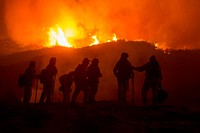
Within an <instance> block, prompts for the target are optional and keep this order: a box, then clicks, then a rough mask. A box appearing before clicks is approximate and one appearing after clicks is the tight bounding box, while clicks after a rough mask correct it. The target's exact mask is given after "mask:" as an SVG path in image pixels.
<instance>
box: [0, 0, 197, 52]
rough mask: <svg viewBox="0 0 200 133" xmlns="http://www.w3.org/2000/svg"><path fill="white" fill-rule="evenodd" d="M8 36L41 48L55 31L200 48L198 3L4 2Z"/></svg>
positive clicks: (166, 0) (158, 0)
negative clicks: (64, 29) (51, 29)
mask: <svg viewBox="0 0 200 133" xmlns="http://www.w3.org/2000/svg"><path fill="white" fill-rule="evenodd" d="M1 3H4V11H3V12H4V18H5V24H6V31H7V33H8V35H9V37H11V38H12V39H13V40H15V41H16V42H18V43H20V44H23V45H24V46H25V45H30V44H41V43H43V42H44V41H45V39H46V38H47V31H46V30H47V28H48V27H52V26H55V25H59V26H61V27H72V28H73V29H75V30H76V31H79V32H78V33H77V35H76V37H77V39H82V38H85V37H86V35H87V34H89V33H92V32H95V34H97V35H100V36H102V37H103V36H108V35H111V34H113V33H115V34H116V35H117V37H118V38H120V39H126V40H138V39H143V40H148V41H152V42H158V43H159V45H161V46H162V47H163V48H175V49H178V48H181V49H182V48H189V49H193V48H194V49H196V48H200V45H199V44H200V38H199V36H200V26H199V23H200V19H199V18H200V10H199V7H200V2H199V0H190V1H188V0H151V1H149V0H140V1H136V0H123V1H121V0H120V1H119V0H109V1H108V0H71V1H66V0H56V1H55V0H4V2H1Z"/></svg>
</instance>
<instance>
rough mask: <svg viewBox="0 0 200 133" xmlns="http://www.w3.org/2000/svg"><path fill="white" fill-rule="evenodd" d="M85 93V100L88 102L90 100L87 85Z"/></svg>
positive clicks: (84, 89)
mask: <svg viewBox="0 0 200 133" xmlns="http://www.w3.org/2000/svg"><path fill="white" fill-rule="evenodd" d="M83 93H84V95H83V102H84V103H87V102H88V100H89V90H88V88H87V87H84V88H83Z"/></svg>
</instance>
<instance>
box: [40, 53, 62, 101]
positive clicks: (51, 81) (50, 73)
mask: <svg viewBox="0 0 200 133" xmlns="http://www.w3.org/2000/svg"><path fill="white" fill-rule="evenodd" d="M42 73H43V74H42ZM57 73H58V70H57V67H56V58H55V57H51V58H50V60H49V64H48V65H47V67H46V69H43V72H41V74H40V82H41V83H43V91H42V95H41V97H40V101H39V102H40V103H44V100H45V98H46V103H51V102H52V99H53V91H54V85H55V78H56V74H57ZM41 79H42V80H41Z"/></svg>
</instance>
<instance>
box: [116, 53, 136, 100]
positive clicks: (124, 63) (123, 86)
mask: <svg viewBox="0 0 200 133" xmlns="http://www.w3.org/2000/svg"><path fill="white" fill-rule="evenodd" d="M128 57H129V55H128V53H126V52H123V53H121V58H120V59H119V61H118V62H117V63H116V64H115V66H114V69H113V72H114V75H115V76H116V78H117V82H118V102H119V103H126V102H127V96H126V93H127V90H128V84H129V79H130V78H131V76H133V66H132V65H131V63H130V62H129V61H128Z"/></svg>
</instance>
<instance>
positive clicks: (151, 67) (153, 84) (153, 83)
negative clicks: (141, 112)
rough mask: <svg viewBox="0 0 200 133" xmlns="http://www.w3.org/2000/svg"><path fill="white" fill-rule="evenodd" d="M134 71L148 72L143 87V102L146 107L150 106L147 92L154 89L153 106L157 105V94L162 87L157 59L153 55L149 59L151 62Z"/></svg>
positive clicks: (135, 68)
mask: <svg viewBox="0 0 200 133" xmlns="http://www.w3.org/2000/svg"><path fill="white" fill-rule="evenodd" d="M134 70H137V71H146V75H145V80H144V84H143V87H142V101H143V104H144V105H147V104H148V101H147V92H148V91H149V89H150V88H151V89H152V95H153V97H152V105H156V100H157V92H158V89H159V88H160V87H161V80H162V73H161V68H160V65H159V62H158V61H157V59H156V56H155V55H152V56H151V57H150V58H149V62H147V63H146V64H144V65H142V66H140V67H134Z"/></svg>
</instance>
